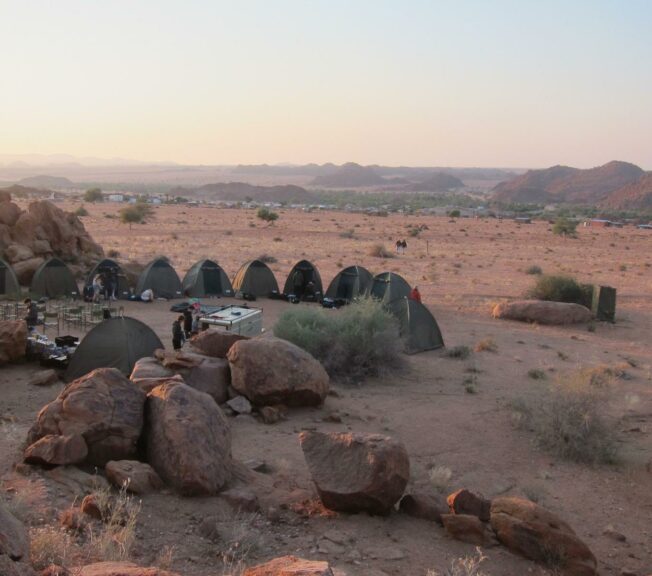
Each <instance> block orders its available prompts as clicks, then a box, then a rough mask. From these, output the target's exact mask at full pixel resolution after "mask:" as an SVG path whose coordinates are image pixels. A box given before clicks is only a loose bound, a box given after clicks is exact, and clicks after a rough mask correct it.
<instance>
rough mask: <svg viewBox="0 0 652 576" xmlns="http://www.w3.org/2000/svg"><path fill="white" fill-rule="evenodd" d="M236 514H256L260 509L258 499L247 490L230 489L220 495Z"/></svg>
mask: <svg viewBox="0 0 652 576" xmlns="http://www.w3.org/2000/svg"><path fill="white" fill-rule="evenodd" d="M220 498H223V499H224V500H226V501H227V502H228V503H229V505H230V506H231V507H232V508H233V509H234V510H236V511H238V512H257V511H258V510H259V509H260V506H259V504H258V498H257V497H256V495H255V494H254V493H253V492H252V491H251V490H248V489H247V488H231V489H230V490H225V491H224V492H222V493H221V494H220Z"/></svg>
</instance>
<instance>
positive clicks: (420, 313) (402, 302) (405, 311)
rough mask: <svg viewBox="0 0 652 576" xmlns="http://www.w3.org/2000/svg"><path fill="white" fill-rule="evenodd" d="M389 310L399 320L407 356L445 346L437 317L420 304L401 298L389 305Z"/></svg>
mask: <svg viewBox="0 0 652 576" xmlns="http://www.w3.org/2000/svg"><path fill="white" fill-rule="evenodd" d="M387 309H388V310H389V311H390V312H391V313H392V314H393V315H394V316H395V317H396V318H398V320H399V323H400V326H401V336H402V337H403V338H404V339H405V352H406V353H407V354H416V353H417V352H424V351H425V350H435V349H436V348H442V347H443V346H444V339H443V338H442V335H441V331H440V330H439V326H438V325H437V321H436V320H435V317H434V316H433V315H432V314H431V313H430V310H428V308H426V307H425V306H424V305H423V304H421V303H420V302H417V301H416V300H411V299H410V298H399V299H397V300H394V301H393V302H390V303H389V304H387Z"/></svg>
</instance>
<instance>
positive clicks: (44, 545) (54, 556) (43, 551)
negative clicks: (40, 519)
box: [29, 526, 75, 570]
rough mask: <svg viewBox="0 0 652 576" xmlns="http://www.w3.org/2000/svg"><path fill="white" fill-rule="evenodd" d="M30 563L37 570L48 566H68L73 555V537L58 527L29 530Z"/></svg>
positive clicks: (40, 527)
mask: <svg viewBox="0 0 652 576" xmlns="http://www.w3.org/2000/svg"><path fill="white" fill-rule="evenodd" d="M29 535H30V561H31V563H32V566H33V567H34V568H35V569H37V570H44V569H45V568H47V567H48V566H50V564H56V565H57V566H63V567H65V566H69V565H70V561H71V559H72V557H73V556H74V554H75V541H74V539H73V537H72V536H71V535H70V534H69V533H68V532H67V531H66V530H65V528H63V527H60V526H39V527H36V528H32V529H31V530H30V534H29Z"/></svg>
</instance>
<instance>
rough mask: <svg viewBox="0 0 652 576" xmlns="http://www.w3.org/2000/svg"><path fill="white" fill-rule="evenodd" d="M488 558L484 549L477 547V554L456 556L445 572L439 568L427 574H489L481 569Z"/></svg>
mask: <svg viewBox="0 0 652 576" xmlns="http://www.w3.org/2000/svg"><path fill="white" fill-rule="evenodd" d="M486 559H487V557H486V556H485V555H484V554H483V553H482V550H481V549H480V548H476V555H475V556H464V557H463V558H455V560H452V561H451V565H450V567H449V568H447V569H446V572H444V573H443V574H442V573H441V572H438V571H437V570H428V572H427V573H426V576H489V575H488V574H487V573H486V572H483V571H482V570H480V564H482V563H483V562H484V561H485V560H486Z"/></svg>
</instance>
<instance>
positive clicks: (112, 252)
mask: <svg viewBox="0 0 652 576" xmlns="http://www.w3.org/2000/svg"><path fill="white" fill-rule="evenodd" d="M106 255H107V256H108V257H109V258H119V257H120V252H118V251H117V250H113V249H112V250H109V251H108V252H107V253H106Z"/></svg>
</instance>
